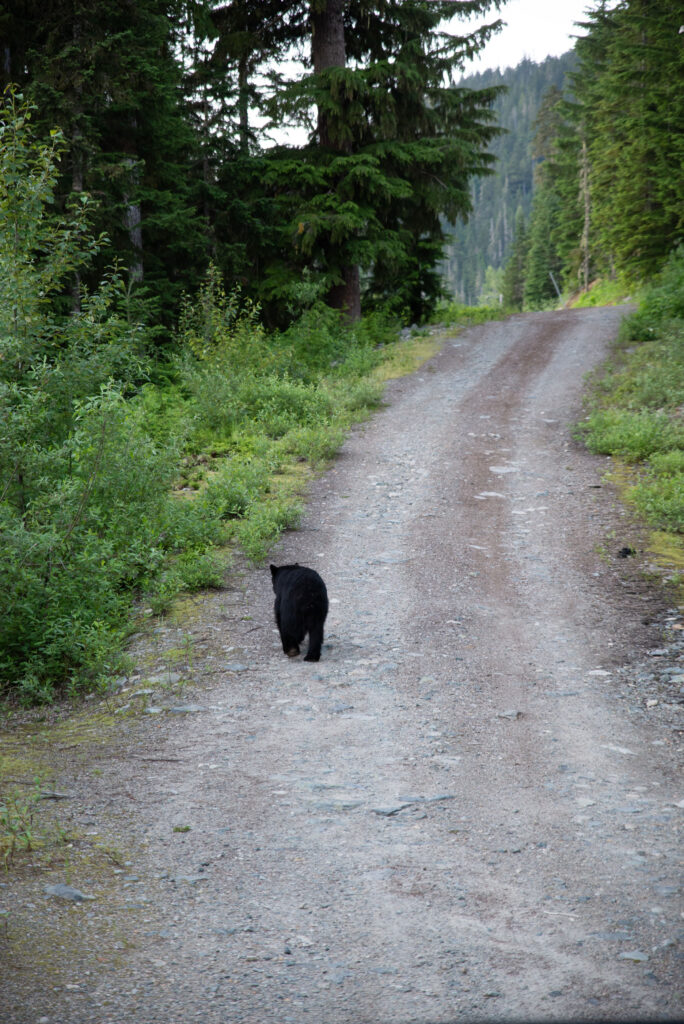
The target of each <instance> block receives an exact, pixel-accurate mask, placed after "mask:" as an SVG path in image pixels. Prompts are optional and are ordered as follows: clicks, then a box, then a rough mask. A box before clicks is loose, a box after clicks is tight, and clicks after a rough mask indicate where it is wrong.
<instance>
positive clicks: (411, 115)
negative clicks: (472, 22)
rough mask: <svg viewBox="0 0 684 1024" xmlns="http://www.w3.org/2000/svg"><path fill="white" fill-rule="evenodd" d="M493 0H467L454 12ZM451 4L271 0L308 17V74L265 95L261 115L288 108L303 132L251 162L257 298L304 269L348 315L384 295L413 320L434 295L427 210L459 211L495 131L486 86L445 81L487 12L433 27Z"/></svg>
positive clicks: (282, 287)
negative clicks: (449, 28) (259, 232)
mask: <svg viewBox="0 0 684 1024" xmlns="http://www.w3.org/2000/svg"><path fill="white" fill-rule="evenodd" d="M232 6H235V5H232ZM238 6H239V5H238ZM492 6H498V4H497V2H496V0H480V2H472V3H470V2H466V3H462V4H459V11H460V12H461V13H462V14H463V15H469V14H473V13H478V12H479V13H485V12H486V11H487V9H488V8H490V7H492ZM453 13H454V9H453V5H451V4H448V3H419V2H415V0H408V2H400V0H384V2H383V3H381V4H377V3H376V4H371V3H369V2H367V0H345V2H341V0H311V2H310V3H304V2H301V0H300V2H296V3H294V2H289V3H284V4H282V5H281V14H282V18H283V19H284V20H287V21H288V23H289V24H291V25H297V26H301V24H302V23H305V24H307V25H308V26H309V30H310V33H311V35H310V41H311V50H310V56H309V57H308V58H306V57H305V59H307V63H308V66H309V68H310V69H311V71H310V73H308V74H305V75H304V76H303V77H302V78H300V79H298V80H297V81H295V82H293V83H291V84H290V85H289V86H286V87H284V88H283V89H281V90H279V91H278V92H277V93H276V94H275V95H274V96H273V97H272V101H271V119H272V124H279V123H282V121H283V120H287V119H288V118H290V119H292V118H294V119H298V120H299V122H300V123H302V124H308V125H309V129H310V130H309V140H308V143H307V144H305V145H304V146H301V147H293V146H280V147H277V148H276V149H274V150H269V151H267V152H265V153H264V154H262V157H261V167H260V168H259V167H255V168H254V169H253V170H254V172H255V173H256V174H257V176H258V178H259V182H256V181H255V180H254V179H253V180H252V186H253V187H252V190H251V195H252V200H251V201H252V202H255V201H256V202H258V203H260V205H261V208H262V210H267V213H268V216H269V218H270V224H271V230H270V231H269V232H268V244H267V247H266V249H267V251H266V252H265V251H264V249H262V250H261V252H260V257H261V259H260V263H259V270H260V281H259V282H258V288H259V290H260V292H261V295H262V296H263V297H264V298H265V299H266V300H267V301H269V300H270V301H271V302H274V303H275V304H276V305H278V304H279V305H280V306H281V308H282V306H283V305H285V304H286V303H287V302H288V300H289V299H291V298H292V297H293V296H294V294H295V292H296V289H297V287H298V281H299V279H300V278H301V274H302V271H303V269H304V268H305V267H306V268H307V269H308V270H309V272H310V274H311V275H312V279H313V280H314V281H315V282H318V283H319V285H320V288H321V290H322V294H323V295H325V296H326V297H327V299H328V301H329V302H330V303H331V304H332V305H334V306H338V307H339V308H342V307H345V308H346V309H347V311H348V313H350V314H351V315H352V316H355V315H356V314H357V312H358V309H359V296H360V295H361V294H362V295H363V297H364V300H365V303H366V305H367V306H372V305H379V304H386V303H387V302H388V301H389V302H391V303H393V304H394V306H395V308H397V309H401V310H404V311H406V313H407V315H408V316H410V317H411V318H412V319H418V318H419V317H421V316H423V315H424V314H425V313H426V312H427V311H428V310H429V309H430V308H431V306H432V305H433V304H434V301H435V299H436V297H437V296H438V294H439V291H440V284H439V278H438V274H437V271H436V263H437V261H438V259H439V257H440V255H441V252H442V247H443V242H444V234H443V229H442V222H441V220H440V217H442V216H446V217H448V218H449V219H451V220H456V219H457V217H459V216H460V215H463V214H465V213H466V212H467V210H468V209H469V208H470V194H469V187H468V186H469V180H470V178H471V177H472V176H473V175H474V174H476V173H484V172H485V171H486V170H487V169H488V167H489V165H490V163H491V158H490V157H488V156H487V154H486V147H487V144H488V142H489V141H490V140H491V138H492V137H493V135H494V133H495V128H494V127H493V125H492V113H491V109H490V107H491V102H492V100H493V98H494V95H495V90H484V91H482V92H479V93H476V92H474V91H471V90H468V89H464V88H460V89H457V88H452V87H451V80H452V79H453V74H454V71H455V70H456V68H457V67H458V66H459V65H460V64H462V62H463V60H464V59H465V57H466V56H470V55H472V54H473V53H475V52H477V50H478V49H479V48H480V46H482V45H483V44H484V42H485V41H486V39H487V38H488V37H489V35H490V34H491V32H492V31H494V30H495V27H496V26H497V25H498V23H493V24H492V25H490V26H485V27H483V28H481V29H479V30H477V31H476V32H474V33H471V34H469V35H467V36H462V37H449V36H445V35H442V34H440V33H438V32H437V31H436V28H437V26H438V24H439V22H440V21H441V20H442V18H443V17H445V16H452V15H453ZM259 183H260V184H261V186H262V188H261V191H259V188H258V184H259ZM264 186H265V187H264ZM281 218H283V219H281ZM264 256H266V258H265V259H264ZM357 267H358V268H359V272H358V275H357V272H356V268H357ZM357 281H358V284H357Z"/></svg>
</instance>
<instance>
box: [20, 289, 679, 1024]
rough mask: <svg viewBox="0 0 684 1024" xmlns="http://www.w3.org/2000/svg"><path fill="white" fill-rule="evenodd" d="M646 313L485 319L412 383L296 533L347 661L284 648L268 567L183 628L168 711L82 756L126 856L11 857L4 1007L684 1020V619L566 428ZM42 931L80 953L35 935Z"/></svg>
mask: <svg viewBox="0 0 684 1024" xmlns="http://www.w3.org/2000/svg"><path fill="white" fill-rule="evenodd" d="M619 317H620V312H619V311H618V310H614V309H613V310H611V309H601V310H598V309H597V310H583V311H572V312H563V313H553V314H536V315H526V316H519V317H514V318H513V319H512V320H509V321H507V322H505V323H495V324H489V325H485V326H483V327H480V328H475V329H471V330H469V331H467V332H466V333H464V334H462V335H460V336H458V337H456V338H454V339H453V341H450V342H448V343H447V344H446V346H445V348H444V350H443V351H442V352H441V354H440V355H438V356H437V357H436V358H435V359H433V360H432V361H431V362H430V363H429V364H427V365H426V366H425V367H424V368H423V370H422V371H420V372H419V373H418V374H416V375H415V376H413V377H411V378H406V379H404V380H401V381H397V382H394V383H393V384H392V385H390V388H389V390H388V395H387V397H388V406H387V408H386V409H384V410H383V411H382V412H381V413H380V414H378V415H377V416H376V417H375V418H374V419H373V420H372V421H371V422H370V423H368V424H366V425H365V426H363V427H362V428H360V429H358V430H357V431H356V432H355V433H354V434H353V436H352V437H351V438H350V440H349V441H348V442H347V444H346V445H345V447H344V449H343V451H342V453H341V455H340V458H339V459H338V460H337V462H336V464H335V466H334V468H333V469H332V470H331V471H330V472H328V473H327V474H326V475H325V476H324V477H323V478H322V479H320V480H319V481H318V482H317V483H316V484H315V485H314V487H313V491H312V500H311V503H310V505H309V510H308V513H307V516H306V519H305V521H304V524H303V528H302V529H301V530H300V531H298V532H296V533H291V534H288V535H287V536H286V537H285V538H284V539H283V541H282V543H281V544H280V545H279V548H278V550H277V551H276V552H275V553H274V557H273V560H274V561H276V562H278V563H282V562H286V561H294V560H298V561H300V562H301V563H303V564H308V565H311V566H313V567H315V568H316V569H318V570H319V572H320V573H321V574H322V575H323V577H324V578H325V580H326V582H327V584H328V591H329V595H330V599H331V611H330V615H329V618H328V623H327V637H326V644H325V646H324V649H323V656H322V659H321V661H320V662H319V663H318V664H310V663H308V664H307V663H304V662H303V661H301V660H288V659H287V658H285V657H284V656H283V654H282V652H281V650H280V647H279V644H278V637H277V634H276V632H275V627H274V624H273V621H272V601H273V595H272V592H271V589H270V574H269V572H268V569H267V568H266V569H259V570H251V571H249V572H247V573H246V575H245V577H244V579H243V586H242V587H241V589H239V590H235V591H226V592H223V593H219V594H216V595H209V596H207V597H206V598H203V600H202V603H201V605H200V606H199V607H198V609H197V613H196V617H195V619H194V621H193V622H192V623H191V625H190V626H185V627H183V628H182V629H178V630H176V629H174V628H173V627H172V626H168V628H165V629H162V631H161V632H159V633H158V634H157V636H156V642H157V644H158V652H157V662H158V664H157V668H156V670H155V671H151V670H148V671H147V673H146V675H147V676H148V677H149V676H152V682H150V681H149V679H148V681H145V678H144V677H143V676H142V675H141V678H140V680H139V681H138V682H137V686H133V687H131V688H130V689H129V690H128V691H127V692H125V693H124V694H123V695H122V696H121V701H122V702H123V701H124V700H126V702H127V703H129V704H131V705H132V706H135V701H136V700H138V701H140V700H142V699H145V700H147V702H148V707H147V712H146V714H143V715H135V716H133V717H132V718H131V719H130V720H129V722H128V725H127V728H126V733H125V735H126V740H125V741H124V739H123V738H122V740H121V743H122V746H121V750H120V752H119V753H118V754H117V753H116V752H114V751H110V753H109V754H108V758H109V760H108V762H107V764H106V765H105V766H104V770H103V771H102V772H101V773H100V774H99V775H94V774H93V773H92V771H90V772H89V771H88V767H87V766H78V767H76V766H72V767H71V768H70V769H65V771H64V774H63V776H62V778H61V779H59V780H58V783H57V785H58V788H60V789H63V790H64V791H66V792H67V793H70V794H71V798H72V799H71V807H70V809H69V811H68V813H69V814H70V815H71V819H70V821H71V826H72V827H73V828H76V827H77V826H78V829H80V833H81V834H83V835H87V834H88V828H89V827H90V829H91V830H94V832H93V834H95V833H98V834H99V835H105V834H106V835H107V837H108V842H109V843H114V842H115V841H116V842H118V845H119V847H120V848H121V849H124V850H128V851H131V852H130V853H129V854H128V855H127V856H128V860H127V861H124V862H123V863H121V864H119V865H118V866H116V867H113V868H112V870H111V871H110V873H109V876H108V877H107V879H106V880H103V875H102V872H101V871H100V873H99V874H96V873H94V872H93V873H92V874H91V875H89V874H88V872H87V870H86V869H85V868H83V867H80V868H79V870H78V871H72V873H71V875H70V876H69V877H65V876H64V872H63V871H61V873H60V871H55V872H54V873H53V876H51V877H50V878H49V879H46V878H45V877H41V878H39V879H35V880H34V881H33V882H32V883H30V884H32V885H33V889H31V888H30V885H29V883H28V882H26V881H24V882H22V886H23V888H21V887H20V888H18V889H16V890H13V889H12V885H13V883H12V881H11V877H10V878H8V881H7V884H6V886H5V889H4V890H3V889H0V899H1V898H4V896H8V897H9V896H10V893H11V892H13V895H12V896H11V902H12V910H13V916H12V921H11V924H10V928H9V931H10V935H9V936H7V937H6V947H7V961H6V962H7V964H8V970H7V972H6V975H5V981H4V985H5V986H6V995H5V997H4V999H5V1006H6V1007H10V1010H9V1014H8V1016H6V1018H5V1019H7V1020H8V1021H12V1022H15V1021H22V1022H31V1024H34V1022H38V1021H43V1024H58V1022H63V1024H66V1022H86V1021H87V1022H94V1021H98V1022H117V1024H118V1022H124V1021H125V1022H127V1024H133V1022H134V1024H161V1022H164V1024H184V1022H194V1021H201V1022H207V1024H219V1022H235V1024H237V1022H240V1024H271V1022H272V1024H285V1022H293V1024H300V1022H303V1021H311V1022H315V1024H451V1022H456V1021H459V1022H460V1021H469V1020H507V1021H508V1020H514V1019H524V1020H528V1021H529V1020H569V1019H572V1020H625V1019H629V1020H635V1019H658V1020H666V1019H675V1018H677V1017H681V1016H682V1015H683V1008H682V1005H681V969H680V967H679V966H678V964H679V961H678V959H677V946H676V943H677V936H678V930H679V927H680V914H681V903H680V902H679V901H678V896H677V888H676V887H677V880H678V864H677V835H676V831H675V830H676V827H677V824H678V819H679V816H680V815H681V813H682V811H681V807H682V799H681V798H682V796H683V795H684V794H682V792H681V790H680V789H679V788H677V787H676V785H675V783H676V775H675V772H676V750H675V745H674V741H675V738H676V735H677V733H676V731H675V730H674V728H673V721H674V714H675V706H674V696H676V695H678V693H679V689H680V686H681V679H680V680H677V672H679V673H682V672H684V669H683V668H682V667H681V661H678V659H681V657H682V655H683V654H684V651H682V645H681V644H679V645H678V644H677V643H676V637H677V636H682V633H681V631H680V632H679V633H678V632H677V630H676V628H675V627H677V626H679V625H680V623H679V621H678V620H677V618H676V614H675V613H674V612H671V613H669V615H668V612H667V609H666V607H662V606H661V605H660V603H659V602H660V600H661V599H660V598H659V597H658V595H657V592H656V591H655V590H654V589H649V588H648V587H647V585H646V584H645V583H643V581H642V580H641V576H640V565H639V559H636V560H635V559H619V558H617V557H616V554H617V552H618V551H619V550H620V549H621V548H622V547H623V546H624V545H630V544H631V543H632V542H633V540H634V535H633V534H632V533H630V529H629V526H628V525H627V521H626V519H625V518H624V515H622V514H621V513H620V511H619V509H618V508H616V506H615V503H614V496H613V494H612V492H611V490H610V488H609V487H607V486H604V485H602V473H603V471H604V469H605V462H604V460H601V459H596V458H594V457H592V456H590V455H588V454H587V453H586V452H584V451H583V450H582V449H581V448H580V447H579V446H577V445H576V444H575V443H574V442H573V441H572V440H571V439H570V434H569V425H570V424H571V423H572V422H573V421H574V420H575V419H576V418H577V417H578V416H579V414H580V410H579V399H580V394H581V389H582V381H583V376H584V374H585V373H586V372H587V371H589V370H590V369H591V368H592V366H594V365H595V364H596V363H597V362H598V361H599V360H600V358H601V357H602V355H603V354H605V351H606V345H607V343H608V341H609V340H610V339H611V338H612V337H614V335H615V333H616V331H617V326H618V322H619ZM666 627H669V629H670V632H669V633H667V634H666V633H664V630H665V628H666ZM188 633H191V634H192V635H193V637H194V641H195V643H194V653H193V655H192V658H191V660H190V662H189V664H190V668H189V674H190V675H192V676H193V677H194V678H195V679H196V680H197V681H199V682H201V684H202V685H201V686H198V687H197V688H195V689H193V690H192V693H191V694H190V695H189V694H188V692H187V691H186V692H184V693H183V694H182V695H181V696H180V697H179V695H178V693H177V692H176V690H175V689H174V684H175V683H176V682H177V679H176V677H175V676H170V677H167V678H166V679H165V678H164V672H163V671H162V669H163V666H164V664H166V662H165V660H164V650H165V649H167V648H172V647H174V646H175V647H176V648H177V647H178V645H179V644H180V643H181V642H183V641H182V637H183V636H185V637H187V634H188ZM148 649H149V640H144V641H143V640H141V641H140V642H139V645H138V648H137V650H138V653H139V655H140V661H141V664H142V663H143V661H142V659H143V654H144V652H145V651H146V650H148ZM654 650H656V651H659V652H660V653H653V652H654ZM649 652H650V653H649ZM155 673H156V674H155ZM165 681H166V682H170V683H171V684H172V685H171V688H170V689H166V688H165V687H164V682H165ZM140 689H144V690H146V691H147V692H146V693H145V694H143V697H142V698H141V697H136V696H135V694H136V692H137V691H138V690H140ZM150 691H152V692H150ZM124 706H125V705H124ZM64 813H67V812H66V811H65V812H64ZM174 829H177V830H179V831H174ZM180 830H183V831H180ZM47 882H52V883H57V882H68V883H69V884H70V885H71V886H73V887H76V888H78V889H79V890H80V891H81V892H83V893H86V894H87V895H93V896H95V899H94V900H92V901H87V902H82V903H73V902H71V901H69V900H61V901H60V900H59V899H58V898H56V897H55V896H54V895H52V896H50V895H46V894H45V892H44V887H45V885H46V883H47ZM27 886H28V887H27ZM27 904H28V905H27ZM31 907H32V909H31ZM13 929H14V931H13ZM36 929H42V932H41V934H42V936H43V939H42V940H41V939H40V937H38V936H37V935H36V934H35V932H36ZM67 932H68V935H69V938H68V939H65V938H64V935H65V934H66V933H67ZM19 934H22V935H24V937H25V943H24V946H23V947H22V946H21V944H20V943H18V942H17V941H16V937H17V936H18V935H19ZM45 935H48V936H50V945H51V946H52V947H53V951H54V949H57V950H58V949H59V948H60V945H61V948H62V949H63V951H64V952H63V956H59V955H57V956H55V955H54V952H53V955H52V956H48V953H47V952H46V951H45V952H44V953H43V954H41V956H42V957H43V958H44V959H41V957H38V958H34V960H35V961H36V962H32V958H31V955H30V952H29V951H30V948H31V943H32V942H33V943H36V944H37V946H38V947H41V941H42V943H43V946H44V945H45V939H44V936H45ZM2 948H3V947H2V943H1V942H0V951H1V950H2ZM41 948H42V947H41ZM22 950H23V952H22ZM36 963H38V966H37V965H36ZM41 964H42V965H43V966H40V965H41ZM46 964H47V966H45V965H46Z"/></svg>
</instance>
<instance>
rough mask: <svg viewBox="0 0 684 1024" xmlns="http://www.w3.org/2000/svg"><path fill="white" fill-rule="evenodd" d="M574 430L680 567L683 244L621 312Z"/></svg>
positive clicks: (683, 544) (683, 557) (683, 560)
mask: <svg viewBox="0 0 684 1024" xmlns="http://www.w3.org/2000/svg"><path fill="white" fill-rule="evenodd" d="M589 402H590V409H589V413H588V416H587V418H586V419H585V421H584V422H583V423H582V424H581V425H580V426H579V428H578V433H579V435H580V436H581V437H582V438H583V439H584V441H585V443H586V444H587V447H588V448H589V449H590V450H591V451H593V452H597V453H601V454H606V455H611V456H614V457H615V459H616V460H618V461H619V464H621V465H622V466H624V467H625V472H624V473H623V474H622V476H623V478H624V479H626V480H627V484H626V486H625V489H624V493H625V497H626V499H627V501H628V502H629V503H630V504H631V505H632V506H633V507H634V508H635V509H636V511H637V512H638V513H639V515H640V516H641V517H642V518H643V520H644V521H645V522H646V523H647V524H648V525H649V526H650V527H651V528H652V529H653V530H655V531H659V533H660V534H661V535H662V534H666V535H668V536H667V537H663V536H661V537H660V538H659V541H658V546H660V547H661V548H662V547H663V546H665V547H666V548H667V550H668V554H669V557H670V559H671V560H672V561H674V562H675V564H677V563H678V564H679V565H680V567H684V247H680V248H679V249H678V250H676V252H674V253H673V254H672V255H671V257H670V259H669V260H668V262H667V264H666V266H665V268H664V269H663V271H662V272H661V273H660V274H659V275H658V277H657V278H655V279H654V281H653V282H652V283H651V285H650V286H649V287H648V288H647V289H646V290H645V292H644V294H643V298H642V301H641V303H640V305H639V309H638V311H637V312H636V313H634V314H633V315H632V316H629V317H627V318H626V319H625V320H624V321H623V324H622V329H621V331H620V335H619V338H618V341H617V344H616V346H615V351H614V355H613V358H612V360H611V361H610V363H609V364H608V365H607V366H606V367H604V368H603V371H602V372H601V373H600V374H599V375H598V376H597V378H596V379H595V381H594V382H593V386H592V388H591V394H590V399H589Z"/></svg>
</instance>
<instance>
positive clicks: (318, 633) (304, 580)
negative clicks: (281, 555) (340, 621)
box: [271, 564, 328, 661]
mask: <svg viewBox="0 0 684 1024" xmlns="http://www.w3.org/2000/svg"><path fill="white" fill-rule="evenodd" d="M271 576H272V578H273V590H274V591H275V596H276V597H275V620H276V624H277V626H278V631H279V633H280V639H281V641H282V644H283V650H284V652H285V654H287V655H289V657H291V658H294V657H296V656H297V655H298V654H299V645H300V644H301V643H302V641H303V640H304V636H305V635H306V634H307V633H308V634H309V650H308V651H307V652H306V654H305V656H304V661H318V659H319V658H320V656H321V645H322V644H323V623H324V622H325V617H326V615H327V614H328V592H327V590H326V589H325V583H324V582H323V580H322V579H321V577H320V576H319V575H318V573H317V572H316V571H315V569H307V567H306V566H305V565H297V564H295V565H280V566H278V565H272V566H271Z"/></svg>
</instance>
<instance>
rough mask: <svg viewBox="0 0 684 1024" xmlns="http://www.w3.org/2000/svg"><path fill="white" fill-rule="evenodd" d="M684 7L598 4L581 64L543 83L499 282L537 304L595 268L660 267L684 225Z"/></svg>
mask: <svg viewBox="0 0 684 1024" xmlns="http://www.w3.org/2000/svg"><path fill="white" fill-rule="evenodd" d="M681 23H682V12H681V8H680V7H679V5H677V4H672V3H669V2H667V0H628V2H627V0H623V2H621V3H618V4H611V5H606V4H599V5H597V7H596V10H595V11H594V12H593V13H590V14H589V15H588V17H587V21H586V23H585V24H584V26H583V28H584V31H585V32H586V34H585V35H583V36H581V37H580V38H579V39H578V41H577V44H576V47H575V54H576V61H577V63H576V67H575V69H574V70H573V71H572V72H571V73H570V75H569V76H568V86H567V88H566V90H565V92H564V93H563V95H559V94H558V93H556V92H551V93H548V94H547V95H546V97H545V98H544V102H543V104H542V106H541V109H540V114H539V117H538V121H537V125H536V134H535V139H534V143H533V146H534V153H535V157H536V166H535V188H534V198H533V204H532V209H531V212H530V216H529V218H528V220H527V222H526V223H525V222H523V220H522V219H521V220H520V222H519V223H518V224H517V225H516V237H515V241H514V244H513V247H512V250H511V257H510V259H509V262H508V264H507V267H506V275H505V278H504V282H503V296H504V302H505V304H506V305H507V306H509V307H513V308H521V307H526V308H535V307H538V306H539V305H542V304H543V303H544V302H545V301H549V300H552V301H553V300H554V299H555V297H556V284H558V285H559V286H560V287H561V288H563V289H564V290H565V291H567V292H576V291H579V290H584V291H586V290H587V289H588V288H589V286H590V284H591V283H592V282H593V281H595V280H596V279H597V278H599V277H600V278H604V279H611V280H616V279H622V280H623V281H624V282H625V283H626V284H627V285H629V286H633V285H634V284H635V283H638V282H640V281H644V280H647V279H649V278H650V277H652V276H653V275H654V274H656V273H657V272H658V271H659V270H661V268H662V267H663V265H664V263H665V261H666V259H667V257H668V254H669V253H670V252H671V250H672V249H673V247H674V246H675V245H676V244H677V243H678V242H681V240H682V238H683V237H684V203H683V202H682V196H684V131H683V127H684V93H683V92H682V89H681V82H682V80H683V78H684V47H683V46H682V35H681Z"/></svg>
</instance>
